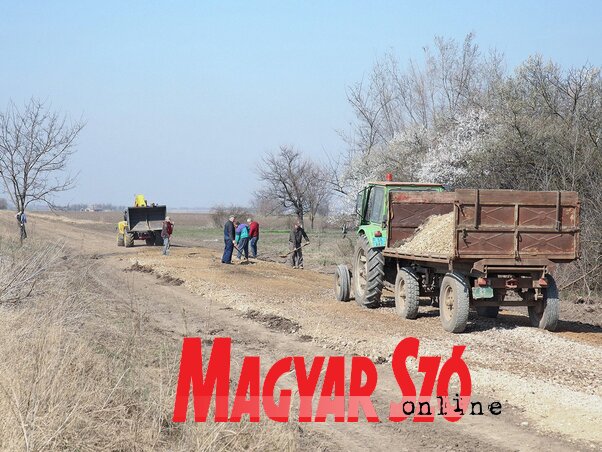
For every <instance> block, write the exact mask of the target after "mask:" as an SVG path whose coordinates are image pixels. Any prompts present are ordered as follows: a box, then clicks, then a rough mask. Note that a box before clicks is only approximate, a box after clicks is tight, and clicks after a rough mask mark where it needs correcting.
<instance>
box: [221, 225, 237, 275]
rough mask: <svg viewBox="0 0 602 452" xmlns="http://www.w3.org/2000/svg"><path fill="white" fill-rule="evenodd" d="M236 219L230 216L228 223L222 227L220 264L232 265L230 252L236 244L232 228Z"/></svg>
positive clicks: (234, 232) (233, 228) (234, 231)
mask: <svg viewBox="0 0 602 452" xmlns="http://www.w3.org/2000/svg"><path fill="white" fill-rule="evenodd" d="M235 220H236V217H235V216H234V215H230V218H229V219H228V221H226V224H225V225H224V255H223V256H222V264H231V263H232V251H233V250H234V245H235V244H236V228H235V227H234V221H235Z"/></svg>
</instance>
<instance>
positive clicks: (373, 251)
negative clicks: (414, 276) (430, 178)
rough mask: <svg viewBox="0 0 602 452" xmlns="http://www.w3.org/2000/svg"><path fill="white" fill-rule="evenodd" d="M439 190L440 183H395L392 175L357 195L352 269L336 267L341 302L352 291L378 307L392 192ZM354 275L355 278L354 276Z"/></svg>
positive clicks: (367, 304) (358, 299)
mask: <svg viewBox="0 0 602 452" xmlns="http://www.w3.org/2000/svg"><path fill="white" fill-rule="evenodd" d="M400 191H402V192H403V191H407V192H410V191H411V192H415V191H437V192H443V191H445V188H444V187H443V185H440V184H428V183H417V182H393V181H392V177H391V175H389V174H388V175H387V180H386V181H383V182H368V184H367V185H366V187H364V189H363V190H362V191H360V192H359V193H358V195H357V201H356V215H357V243H356V246H355V252H354V254H353V263H352V271H351V272H350V271H349V269H348V268H347V266H345V265H339V266H338V267H337V269H336V276H335V284H336V285H335V292H336V297H337V299H338V300H339V301H349V299H350V298H351V291H353V295H354V297H355V301H356V302H357V303H358V304H359V305H360V306H364V307H367V308H375V307H377V306H378V305H379V303H380V297H381V294H382V290H383V287H384V285H385V280H386V278H385V271H386V268H385V258H384V256H383V254H382V250H383V249H384V248H385V246H387V233H388V223H389V221H390V219H391V214H390V212H389V199H390V194H391V193H392V192H400ZM352 276H353V278H352Z"/></svg>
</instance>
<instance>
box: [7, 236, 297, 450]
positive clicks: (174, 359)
mask: <svg viewBox="0 0 602 452" xmlns="http://www.w3.org/2000/svg"><path fill="white" fill-rule="evenodd" d="M0 254H1V256H2V259H1V260H0V275H1V277H2V281H3V282H4V281H15V283H14V284H17V288H16V289H13V288H12V285H13V284H8V286H10V287H8V292H7V287H6V286H7V284H5V286H4V289H5V290H4V292H2V294H0V295H2V296H4V294H5V293H10V296H7V297H5V298H6V299H7V300H10V302H5V303H2V304H0V318H1V319H2V325H3V327H2V328H1V329H0V356H2V357H3V358H2V360H1V361H0V412H2V413H3V415H2V417H1V418H0V449H1V450H26V451H41V450H56V449H62V450H83V451H86V450H157V449H169V450H192V449H198V450H215V451H221V450H293V449H296V440H297V438H296V435H295V433H294V429H293V427H292V426H289V425H275V424H274V423H271V424H270V423H268V424H263V423H262V424H260V425H256V424H250V423H248V422H243V423H241V424H214V423H206V424H194V423H192V422H188V423H186V424H173V423H172V422H171V421H170V419H171V415H172V409H173V401H174V392H175V387H176V378H177V370H178V364H179V363H178V360H179V351H180V347H181V339H180V338H179V337H174V336H173V335H168V334H166V333H163V332H162V331H160V330H158V329H157V328H151V326H150V325H149V323H148V318H147V316H146V315H145V314H144V313H143V312H140V310H139V309H138V306H137V305H136V297H135V296H134V294H126V296H124V297H123V299H119V298H115V295H112V294H111V293H110V292H107V291H106V289H104V288H103V287H102V286H100V285H99V284H98V283H95V280H94V278H92V277H91V274H92V272H93V271H94V268H93V267H92V266H93V265H94V263H93V261H90V260H86V259H84V258H81V257H77V256H73V255H70V254H69V253H68V252H66V251H65V250H64V249H63V248H62V247H60V246H53V245H51V246H49V245H47V244H44V243H36V242H34V241H28V242H27V244H26V246H24V247H23V248H17V247H16V244H14V243H12V242H6V241H4V242H3V243H2V247H1V248H0ZM91 262H92V263H91ZM25 281H26V283H24V282H25ZM33 281H35V284H33V283H32V282H33ZM3 299H4V298H3ZM124 300H130V301H131V303H130V304H129V305H128V304H127V303H126V302H125V301H124Z"/></svg>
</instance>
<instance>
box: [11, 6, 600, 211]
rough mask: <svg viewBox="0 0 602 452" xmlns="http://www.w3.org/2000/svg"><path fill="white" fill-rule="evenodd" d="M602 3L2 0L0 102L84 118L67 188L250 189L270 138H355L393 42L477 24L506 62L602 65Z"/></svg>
mask: <svg viewBox="0 0 602 452" xmlns="http://www.w3.org/2000/svg"><path fill="white" fill-rule="evenodd" d="M601 19H602V2H600V1H530V2H528V1H525V0H522V1H509V0H508V1H461V0H455V1H427V0H421V1H414V2H407V1H333V0H331V1H321V2H318V1H283V0H280V1H248V0H247V1H237V2H234V1H211V2H209V1H200V0H199V1H128V2H124V1H108V0H103V1H102V2H92V1H52V2H49V1H41V0H40V1H25V0H24V1H6V0H0V55H1V61H2V63H0V109H5V108H6V107H7V106H8V104H9V102H11V101H12V102H15V103H16V104H17V105H23V104H24V103H25V102H26V101H27V100H29V99H30V98H31V97H35V98H38V99H41V100H43V101H45V102H46V105H48V106H49V107H50V108H51V109H52V110H54V111H58V112H61V113H63V114H65V115H67V116H68V117H69V118H72V119H74V120H79V119H80V118H83V120H85V122H86V126H85V128H84V129H83V131H82V132H81V134H80V136H79V139H78V141H77V152H76V154H75V155H74V156H73V158H72V159H71V161H70V164H69V170H70V172H71V173H77V174H78V177H77V185H76V187H75V188H74V189H72V190H71V191H69V192H66V193H62V194H60V195H59V196H58V197H57V199H56V201H57V203H60V204H67V203H101V202H107V203H113V204H117V205H126V204H130V203H131V202H133V197H134V194H135V193H143V194H145V195H146V197H147V199H148V200H149V201H150V202H157V203H161V204H167V205H168V206H169V207H174V208H175V207H211V206H213V205H215V204H219V203H221V204H242V205H246V204H248V203H249V202H250V201H252V197H253V191H254V190H255V189H257V188H258V181H257V176H256V173H255V168H256V166H257V164H258V162H259V161H260V160H261V156H262V155H263V154H264V153H265V152H269V151H275V150H277V149H278V148H279V146H280V145H290V146H294V147H295V148H297V149H299V150H301V151H303V152H306V153H307V154H309V155H310V156H312V157H313V158H315V159H317V160H320V159H322V160H323V159H325V158H326V157H325V156H326V154H327V153H329V154H331V155H336V154H338V153H340V152H344V151H345V143H344V141H343V140H342V139H341V136H340V133H341V132H343V133H344V132H345V131H346V130H348V129H349V123H350V122H351V121H352V120H353V115H352V111H351V108H350V107H349V105H348V103H347V99H346V92H347V88H348V87H349V86H351V85H353V84H354V83H356V82H359V81H361V80H362V78H364V77H366V76H367V75H368V74H369V72H370V70H371V68H372V66H373V64H374V62H375V61H376V60H377V59H378V58H380V57H382V56H383V55H384V54H385V53H386V52H392V53H393V54H394V55H396V57H397V58H398V60H399V61H400V62H402V63H403V62H406V61H408V60H409V59H410V58H418V59H419V58H420V57H421V55H422V48H423V47H424V46H427V45H432V43H433V39H434V37H435V36H443V37H446V38H453V39H456V40H458V41H462V40H463V38H464V37H465V36H466V34H467V33H470V32H473V33H475V35H476V43H477V44H478V45H479V46H480V48H481V49H482V50H488V49H494V48H495V49H497V50H498V51H501V52H502V53H504V54H505V56H506V62H507V64H508V66H509V69H512V68H513V67H515V66H516V65H518V64H520V63H521V62H522V61H524V60H525V59H526V58H527V57H528V56H530V55H533V54H536V53H537V54H541V55H543V56H544V57H545V58H550V59H553V60H554V61H556V62H558V63H560V64H561V65H563V66H566V67H569V66H581V65H583V64H585V63H590V64H593V65H596V66H600V65H602V61H600V60H601V59H602V52H601V50H600V44H601V43H602V27H600V21H601Z"/></svg>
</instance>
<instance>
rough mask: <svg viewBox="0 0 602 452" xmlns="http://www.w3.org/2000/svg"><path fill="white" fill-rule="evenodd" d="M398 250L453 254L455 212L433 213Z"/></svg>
mask: <svg viewBox="0 0 602 452" xmlns="http://www.w3.org/2000/svg"><path fill="white" fill-rule="evenodd" d="M398 250H399V251H400V252H402V253H406V254H416V255H443V256H450V257H451V256H452V255H453V253H454V213H453V212H450V213H448V214H445V215H432V216H430V217H428V218H427V220H426V221H425V222H424V223H422V225H421V226H420V227H419V228H418V229H417V230H416V232H415V233H414V235H413V236H412V237H410V238H409V239H408V240H407V241H406V242H405V243H404V244H403V245H401V246H400V247H399V248H398Z"/></svg>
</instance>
